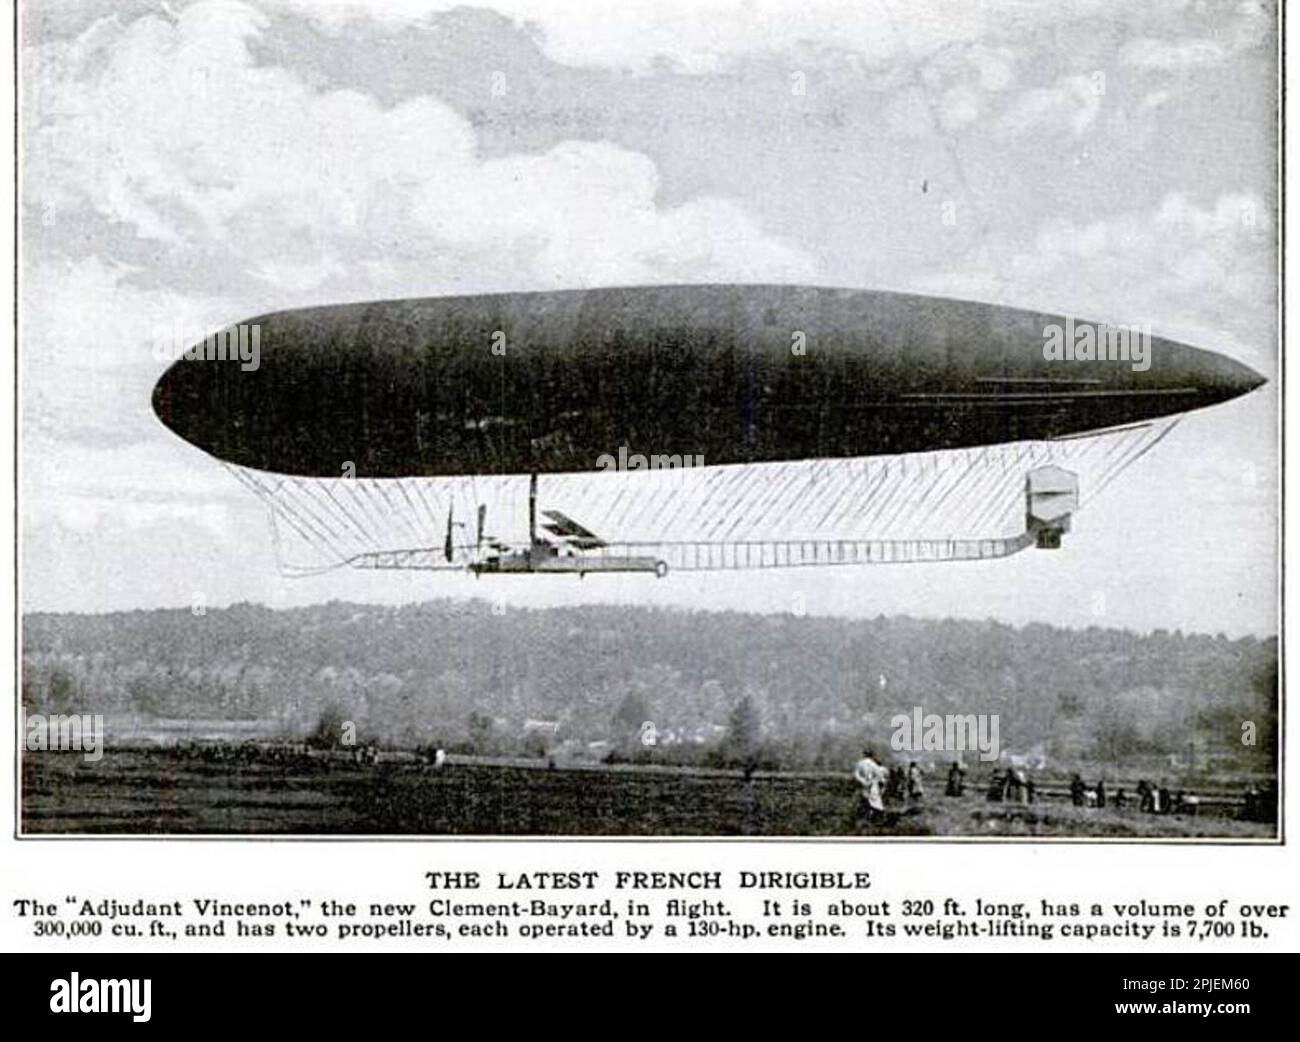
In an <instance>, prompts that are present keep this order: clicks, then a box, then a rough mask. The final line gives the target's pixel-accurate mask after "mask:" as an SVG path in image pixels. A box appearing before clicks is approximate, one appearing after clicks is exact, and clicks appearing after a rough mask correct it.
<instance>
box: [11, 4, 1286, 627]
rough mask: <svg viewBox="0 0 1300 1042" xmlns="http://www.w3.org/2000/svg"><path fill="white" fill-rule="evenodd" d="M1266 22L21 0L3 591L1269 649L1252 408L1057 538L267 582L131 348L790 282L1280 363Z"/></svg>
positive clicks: (78, 601) (1246, 7) (1190, 10)
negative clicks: (906, 621) (636, 569)
mask: <svg viewBox="0 0 1300 1042" xmlns="http://www.w3.org/2000/svg"><path fill="white" fill-rule="evenodd" d="M1274 30H1275V11H1274V7H1273V5H1272V4H1271V3H1258V2H1243V3H1237V2H1222V3H1220V2H1179V0H1160V2H1154V0H1146V2H1143V0H1070V2H1048V0H989V2H978V0H874V2H873V0H846V2H840V0H835V2H828V0H798V2H795V0H704V2H701V0H691V2H689V3H686V2H680V0H659V2H655V3H646V2H639V0H638V2H623V3H619V4H617V5H589V4H576V3H550V2H525V0H498V2H496V3H493V4H487V5H483V6H462V5H459V4H452V3H446V2H440V0H385V2H379V0H375V2H373V3H362V2H348V3H335V2H330V0H323V2H311V3H309V2H307V0H278V2H272V0H267V2H265V3H237V2H229V0H199V2H196V3H188V4H187V3H185V2H183V0H169V2H163V3H159V2H145V0H139V2H136V0H83V2H73V0H69V2H66V3H60V4H57V5H54V4H30V3H29V4H25V5H23V9H22V11H21V24H20V34H21V36H20V44H21V48H22V50H21V56H20V60H21V105H22V125H21V132H22V153H21V157H22V169H21V175H22V179H23V182H22V238H21V243H22V250H23V265H22V287H21V289H22V296H21V306H22V309H23V313H22V337H21V343H20V350H21V356H20V360H21V391H22V412H21V416H22V452H21V463H22V494H23V501H22V521H23V526H24V531H23V554H22V563H23V602H24V605H25V607H27V608H29V609H39V610H44V609H65V610H85V611H103V610H109V609H118V608H134V607H153V606H160V605H188V604H191V603H193V602H194V601H195V600H196V599H202V600H203V601H205V602H206V603H208V604H211V605H219V604H224V603H229V602H232V601H239V600H254V601H263V602H267V603H271V604H277V605H279V604H296V603H309V602H312V601H320V600H329V599H333V598H345V599H358V600H410V599H419V598H423V597H427V596H431V595H437V594H450V595H453V596H479V597H482V596H495V597H499V598H500V599H502V600H503V601H504V602H505V603H507V604H515V605H543V604H561V603H577V602H579V601H583V602H590V601H631V602H646V603H656V604H679V605H691V606H697V607H707V608H738V609H745V610H766V611H785V610H790V608H791V606H792V605H801V606H804V607H806V610H807V611H808V612H810V613H813V614H837V615H875V614H878V613H886V614H892V613H900V612H906V613H911V614H918V615H931V616H933V615H942V614H953V615H959V616H967V617H976V618H982V617H986V616H987V617H995V618H1000V619H1004V620H1006V621H1010V622H1015V623H1023V622H1028V621H1045V622H1053V623H1059V624H1065V625H1072V626H1086V625H1093V624H1097V625H1114V626H1128V627H1133V628H1137V629H1142V630H1148V629H1151V628H1154V627H1166V628H1169V629H1175V628H1182V629H1190V630H1201V631H1208V632H1219V631H1223V632H1226V633H1229V634H1233V635H1236V634H1241V633H1257V634H1265V633H1273V632H1276V610H1275V596H1276V586H1275V580H1274V572H1275V556H1274V543H1275V539H1276V528H1275V524H1274V515H1275V513H1276V505H1277V494H1278V481H1277V452H1276V448H1275V445H1276V411H1277V391H1276V388H1277V383H1276V381H1273V382H1272V383H1270V384H1269V385H1268V386H1267V387H1266V388H1264V389H1262V390H1260V391H1257V392H1255V393H1253V394H1251V395H1249V396H1247V397H1245V398H1242V399H1238V400H1236V401H1234V402H1231V403H1229V404H1227V405H1224V406H1221V407H1218V408H1216V409H1213V410H1210V411H1207V412H1205V413H1202V414H1195V415H1193V416H1191V417H1189V418H1188V419H1187V420H1186V421H1185V422H1184V423H1183V424H1181V425H1180V426H1179V428H1178V429H1177V430H1176V431H1175V432H1174V433H1173V434H1172V435H1171V436H1170V437H1169V438H1168V439H1166V440H1165V441H1164V442H1163V443H1162V444H1161V445H1160V446H1159V447H1158V448H1157V449H1156V450H1155V451H1153V452H1152V453H1150V454H1149V455H1148V456H1146V457H1145V458H1144V459H1143V460H1141V461H1140V462H1139V463H1138V464H1136V465H1135V466H1134V467H1133V468H1132V469H1131V470H1130V471H1129V472H1128V473H1127V474H1126V475H1125V477H1124V479H1123V480H1121V482H1119V483H1117V485H1116V486H1112V488H1111V489H1110V490H1109V491H1108V493H1107V496H1106V497H1105V498H1103V499H1102V500H1100V501H1099V502H1098V503H1097V504H1096V505H1095V507H1094V508H1093V509H1092V510H1090V511H1089V512H1087V513H1085V514H1084V515H1082V516H1081V517H1080V518H1079V520H1078V523H1077V530H1076V531H1075V532H1074V533H1072V534H1071V536H1070V537H1069V540H1068V543H1067V549H1065V550H1064V551H1062V552H1060V553H1057V554H1038V553H1027V554H1023V555H1021V556H1020V557H1018V558H1013V559H1011V560H1009V561H1003V562H994V563H983V564H970V565H957V566H950V567H933V566H914V567H897V568H875V569H844V570H838V569H829V570H825V571H817V572H799V573H780V572H775V573H755V574H749V575H745V576H740V577H737V576H727V577H721V578H720V577H717V576H712V577H710V576H699V575H695V576H673V577H672V578H671V579H670V580H666V581H663V582H646V581H644V580H640V579H634V580H631V581H629V580H627V579H624V580H618V579H615V578H612V577H609V578H605V579H599V580H593V579H589V580H587V581H586V582H585V583H583V584H581V585H579V584H578V583H576V582H574V581H572V580H566V579H564V578H550V577H513V578H504V579H502V580H500V584H499V585H497V586H494V587H493V588H492V589H490V590H489V589H487V588H486V587H485V586H484V584H478V585H476V584H475V583H474V582H473V581H472V580H470V579H468V578H462V577H460V576H449V577H443V576H439V577H437V578H431V577H430V576H428V575H418V574H417V575H362V574H343V573H340V574H335V575H330V576H325V577H321V578H316V579H310V580H302V579H299V580H286V579H282V578H280V577H279V576H278V574H277V573H276V569H275V565H274V558H273V554H272V551H271V543H270V535H269V530H268V526H267V524H266V517H265V512H264V509H263V508H262V506H261V505H260V504H259V503H258V502H257V501H256V500H254V499H252V498H250V496H249V494H248V493H247V492H246V491H245V490H244V489H243V488H242V486H240V485H239V484H238V483H237V482H235V481H234V479H233V478H232V477H231V476H230V475H229V474H228V473H227V472H226V471H224V470H223V469H222V468H221V467H220V466H219V465H218V464H217V463H216V462H214V461H213V460H211V459H210V458H208V457H206V456H204V455H203V454H201V453H199V452H198V451H197V450H195V449H193V448H192V447H190V446H188V445H186V444H184V443H182V442H180V441H179V440H178V439H176V438H175V437H173V436H172V435H170V434H169V433H168V432H167V431H165V430H164V429H163V428H162V427H161V425H159V424H158V423H157V421H156V420H155V419H154V417H153V415H152V413H151V411H150V408H149V392H150V389H151V387H152V384H153V382H154V380H156V378H157V376H158V374H159V372H160V370H161V368H162V366H161V364H160V363H159V362H158V361H157V359H156V358H155V353H154V348H153V339H154V334H155V331H156V330H157V329H158V327H159V326H161V325H166V326H175V325H177V324H180V325H183V326H184V327H185V328H192V327H194V326H196V325H197V326H201V327H208V326H216V325H219V324H224V323H227V322H232V321H235V320H238V319H241V318H247V317H248V316H251V315H255V314H258V313H261V312H265V311H269V310H275V309H280V308H285V307H292V306H297V305H306V304H314V303H326V302H337V301H341V300H364V299H369V298H376V297H397V296H407V295H411V296H417V295H433V294H441V293H457V292H474V291H484V290H498V289H501V290H504V289H540V288H556V287H581V286H595V285H620V284H631V283H656V282H659V283H662V282H700V281H783V282H809V283H816V284H822V285H835V286H853V287H869V288H881V289H897V290H904V291H913V292H925V293H940V294H948V295H955V296H964V297H970V298H974V299H981V300H988V301H993V302H999V303H1006V304H1014V305H1021V306H1025V307H1032V308H1040V309H1045V310H1059V311H1068V312H1071V313H1074V314H1078V315H1083V316H1087V317H1089V318H1093V319H1097V320H1105V321H1116V322H1149V323H1150V324H1151V327H1152V329H1153V331H1154V332H1155V333H1156V334H1157V335H1163V336H1170V337H1173V338H1175V339H1182V340H1185V341H1187V342H1190V343H1193V344H1197V345H1199V346H1203V347H1208V348H1212V349H1214V350H1219V351H1223V352H1225V353H1227V354H1229V355H1232V356H1233V357H1235V358H1238V359H1240V360H1242V361H1245V362H1247V363H1248V364H1250V365H1252V366H1254V367H1255V368H1256V369H1258V370H1259V371H1260V372H1262V373H1264V374H1265V375H1267V376H1270V377H1272V376H1275V375H1276V372H1277V344H1276V334H1277V328H1276V326H1277V324H1276V305H1277V301H1276V287H1275V272H1276V253H1275V229H1276V209H1275V196H1276V135H1275V118H1276V109H1275V89H1276V88H1275V78H1276V61H1275V57H1276V55H1275V52H1276V42H1275V36H1274Z"/></svg>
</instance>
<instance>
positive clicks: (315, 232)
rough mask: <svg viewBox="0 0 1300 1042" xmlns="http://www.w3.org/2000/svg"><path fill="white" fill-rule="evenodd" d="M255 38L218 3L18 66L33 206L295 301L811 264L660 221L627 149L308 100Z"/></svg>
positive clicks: (713, 206)
mask: <svg viewBox="0 0 1300 1042" xmlns="http://www.w3.org/2000/svg"><path fill="white" fill-rule="evenodd" d="M265 24H266V23H265V18H264V16H263V15H261V14H259V13H258V12H256V11H254V10H253V9H251V8H249V7H247V6H245V5H243V4H239V3H234V2H222V0H215V2H204V3H198V4H195V5H193V6H191V7H188V8H186V9H185V11H184V12H183V13H182V14H181V15H180V16H179V18H178V20H177V21H176V22H175V23H174V24H173V23H172V22H170V21H168V20H166V19H164V18H160V17H156V16H147V17H143V18H140V19H138V20H136V21H133V22H130V23H128V24H125V25H122V24H118V23H117V22H115V21H112V20H106V21H104V22H100V23H98V24H96V25H95V26H93V27H91V28H90V29H88V30H87V31H86V33H84V34H83V35H82V36H81V37H79V38H78V39H76V40H73V41H71V42H67V43H56V44H50V45H47V46H46V47H44V48H41V49H40V50H39V51H38V52H37V53H34V54H31V55H29V56H28V59H27V61H26V66H27V68H28V69H30V70H32V73H33V75H35V76H36V77H37V78H38V86H37V89H36V90H35V91H34V97H35V98H36V99H37V100H36V106H35V118H34V119H33V121H32V124H31V125H30V126H29V131H28V134H29V137H28V140H29V148H28V153H27V155H28V162H27V169H26V171H25V174H26V185H27V195H28V202H29V203H31V204H34V205H35V206H37V207H39V206H41V205H44V204H45V203H46V202H47V201H50V200H53V202H54V204H55V205H56V206H57V207H60V208H72V207H88V208H90V209H93V210H94V211H96V212H97V213H99V214H100V215H101V216H102V217H103V218H105V219H106V220H108V221H110V222H113V223H115V224H117V225H121V226H126V227H128V228H130V229H132V230H133V231H134V232H135V234H136V235H137V236H139V237H141V238H144V239H149V240H157V241H160V242H162V243H164V244H167V245H168V246H170V247H171V248H172V249H174V250H177V251H178V252H179V253H181V254H182V255H185V256H193V255H197V254H198V253H199V252H200V251H202V250H216V251H222V253H223V257H224V261H225V262H226V263H229V264H232V265H234V266H235V267H236V269H237V270H242V271H243V272H244V273H245V274H246V275H249V276H252V277H255V278H259V279H261V280H263V281H265V282H267V283H268V284H270V285H271V286H274V287H278V288H280V289H282V290H284V291H286V292H288V293H291V294H294V293H298V294H301V293H306V292H308V291H311V290H319V291H321V292H322V293H324V292H325V291H327V290H328V289H330V288H331V287H334V288H337V289H339V290H346V291H347V292H348V293H350V294H351V295H357V294H361V293H365V292H366V291H367V290H368V289H373V291H375V292H378V293H382V294H387V293H388V292H389V291H390V289H391V287H390V286H387V285H376V286H373V287H367V286H365V285H363V284H358V278H357V275H358V273H360V274H362V275H363V276H364V273H366V272H376V273H378V272H388V273H389V274H392V273H393V267H394V265H396V267H397V269H398V272H399V275H398V277H399V279H400V278H401V275H400V271H401V269H402V268H403V267H405V269H406V272H407V274H408V275H409V276H411V277H412V278H415V279H417V281H418V278H423V279H424V280H425V286H426V289H427V290H434V289H436V288H438V287H436V286H433V285H429V272H430V271H439V270H442V271H447V270H454V271H456V273H457V277H458V279H461V280H469V281H471V282H473V281H478V282H487V283H500V282H502V281H508V282H509V283H510V284H511V285H512V286H514V287H515V288H520V287H521V286H527V285H529V284H532V285H536V286H547V285H557V284H558V285H581V284H585V283H589V282H595V281H602V280H605V281H615V282H618V281H630V280H636V281H679V280H687V279H691V278H726V277H737V276H739V275H741V274H746V275H748V274H761V275H762V276H763V277H766V278H771V279H774V280H783V279H787V280H788V279H791V278H801V277H807V276H809V275H810V274H811V273H812V272H813V270H814V267H813V265H812V262H811V261H810V260H809V258H808V256H807V255H806V254H804V253H803V252H802V251H800V250H799V249H797V248H795V247H794V246H791V245H789V244H786V243H782V242H779V241H777V240H773V239H771V238H769V237H767V236H765V235H764V233H763V231H762V229H761V228H759V227H758V226H757V224H756V223H755V222H754V221H753V220H752V219H749V218H746V217H744V215H743V214H739V213H738V211H736V208H735V205H734V204H731V203H728V202H726V201H725V200H711V199H697V200H693V201H690V202H688V203H686V204H684V205H682V206H679V207H676V208H662V207H660V206H659V205H658V204H657V202H656V199H655V194H656V191H657V188H658V175H657V171H656V170H655V167H654V164H653V163H652V162H651V161H650V160H649V159H648V158H646V157H645V156H643V155H640V154H638V153H634V152H630V151H627V150H625V149H621V148H617V147H615V146H613V145H609V144H604V143H600V142H582V141H572V142H565V143H563V144H561V145H558V146H556V147H555V148H553V149H551V150H550V151H548V152H545V153H542V154H528V155H514V156H508V157H505V158H500V159H491V160H487V161H484V160H482V159H481V158H480V157H479V155H478V141H477V137H476V134H475V132H474V129H473V127H472V126H471V125H470V124H469V122H468V121H467V120H466V119H464V118H463V117H461V116H460V115H459V114H457V113H456V112H455V111H454V110H452V109H451V108H450V107H449V106H447V105H446V104H444V103H443V102H441V101H439V100H438V99H436V98H432V97H427V96H424V97H417V98H413V99H410V100H407V101H404V102H403V103H402V104H400V105H397V106H395V107H391V108H385V107H383V106H382V105H380V104H379V103H378V102H377V101H376V100H375V99H374V98H372V97H370V96H368V95H366V94H362V93H360V92H357V91H353V90H334V91H317V90H315V89H314V88H313V87H312V86H310V85H309V84H308V83H306V82H304V81H303V80H302V79H300V78H298V77H296V76H295V75H293V74H292V73H290V72H288V71H286V70H285V69H283V68H279V67H276V66H273V65H265V64H259V63H256V62H255V61H254V60H253V57H252V54H251V52H250V49H249V47H250V43H251V42H252V41H253V40H254V38H255V37H256V36H257V35H258V33H259V32H261V31H262V29H263V27H264V26H265ZM503 255H508V256H509V258H510V261H509V263H508V264H506V265H504V266H503V264H502V260H501V258H502V256H503Z"/></svg>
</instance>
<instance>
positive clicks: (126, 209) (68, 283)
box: [14, 0, 1284, 857]
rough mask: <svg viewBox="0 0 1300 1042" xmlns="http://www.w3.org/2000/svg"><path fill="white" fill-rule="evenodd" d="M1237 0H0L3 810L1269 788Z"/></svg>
mask: <svg viewBox="0 0 1300 1042" xmlns="http://www.w3.org/2000/svg"><path fill="white" fill-rule="evenodd" d="M1281 19H1282V12H1281V10H1280V5H1279V4H1277V3H1275V2H1272V0H1242V2H1237V0H1175V2H1157V0H1123V2H1121V0H1063V2H1055V3H1053V2H1047V0H1041V2H1040V0H908V2H904V0H869V2H868V0H805V2H798V3H796V2H792V0H709V2H695V3H686V2H683V0H655V2H637V3H628V4H608V5H606V4H599V5H597V4H585V3H559V2H554V3H552V2H525V0H464V2H444V0H393V2H384V3H380V2H373V3H361V2H342V0H339V2H335V0H318V2H308V0H61V2H39V0H21V2H19V3H18V5H17V14H16V34H17V39H16V62H17V72H16V76H15V89H16V93H17V97H16V109H17V114H16V124H17V125H16V149H17V154H16V160H15V174H16V178H17V194H16V222H17V224H16V236H17V243H16V254H17V267H16V283H15V285H16V301H15V303H16V309H15V310H16V315H15V335H16V353H15V368H16V381H15V383H16V386H15V394H16V418H15V437H16V448H15V460H16V468H17V475H16V489H15V491H16V496H17V503H16V525H17V533H16V547H15V551H16V569H17V584H16V597H17V616H18V618H17V626H18V630H19V632H18V634H17V639H16V646H17V655H18V662H17V665H16V668H15V675H16V684H17V688H18V691H17V697H16V699H15V701H16V703H17V704H16V706H15V716H16V718H17V735H18V741H17V748H16V749H15V766H14V774H15V777H16V780H17V781H16V787H17V792H16V794H15V796H16V808H15V815H16V822H15V831H16V833H17V834H18V836H19V837H20V838H22V839H23V840H43V839H47V838H63V839H70V838H73V837H89V836H95V837H105V836H117V837H133V838H144V837H151V838H181V837H190V838H193V837H221V838H225V839H228V840H239V839H247V840H258V839H266V838H268V837H274V838H279V839H284V840H289V839H295V838H300V839H305V838H309V837H310V838H321V837H328V838H339V839H341V838H395V837H401V838H405V839H411V840H414V839H448V838H451V837H456V838H466V839H467V838H473V837H515V838H520V837H529V838H532V839H535V840H541V839H562V838H563V839H573V838H579V837H581V838H586V839H592V838H603V839H621V840H639V841H642V842H641V844H640V845H642V846H644V845H645V844H647V843H648V844H653V843H654V841H660V840H666V839H686V838H730V839H736V840H775V839H784V840H809V839H817V840H822V841H837V842H848V843H853V844H859V845H862V846H863V848H864V849H875V845H876V844H878V843H880V842H893V843H898V842H903V843H910V844H914V845H919V846H922V847H924V846H926V845H927V844H934V843H948V842H956V841H968V842H969V841H980V842H983V843H994V844H999V845H1003V846H1013V845H1015V844H1025V843H1028V842H1038V841H1044V840H1055V841H1069V842H1073V843H1098V842H1111V841H1119V842H1123V843H1129V844H1132V843H1142V844H1147V843H1149V844H1167V843H1173V842H1195V843H1200V844H1206V845H1208V844H1215V845H1221V844H1244V845H1258V846H1277V845H1279V844H1281V842H1282V840H1283V838H1284V837H1283V834H1282V833H1283V829H1282V816H1281V810H1282V806H1283V797H1284V792H1283V789H1284V786H1283V784H1282V771H1281V760H1282V741H1281V736H1282V729H1283V712H1282V695H1281V692H1282V685H1281V681H1280V673H1279V651H1280V649H1279V643H1280V636H1281V626H1282V608H1281V585H1282V583H1281V563H1282V560H1281V558H1282V551H1281V516H1282V515H1281V506H1282V503H1281V491H1282V439H1281V434H1282V431H1281V428H1282V418H1281V401H1282V375H1283V374H1282V350H1281V334H1282V325H1283V324H1282V312H1281V303H1282V302H1281V279H1280V272H1281V260H1282V258H1281V246H1280V243H1281V234H1282V221H1283V217H1282V183H1281V180H1280V168H1281V164H1280V157H1281V152H1280V149H1281V121H1280V106H1281V97H1282V96H1281V91H1280V81H1281V71H1282V70H1281V64H1280V54H1281V47H1280V33H1281V25H1280V23H1281ZM38 845H39V844H38ZM636 846H638V845H637V844H634V845H633V847H634V848H635V847H636ZM806 847H807V849H808V850H809V854H808V856H809V857H813V856H814V852H815V849H816V848H814V847H812V846H811V845H806ZM630 853H633V854H634V853H635V849H632V850H631V851H630ZM949 853H951V852H949ZM1251 853H1252V855H1257V854H1258V852H1251ZM939 854H940V852H939V851H934V855H933V856H939ZM1263 856H1266V855H1263Z"/></svg>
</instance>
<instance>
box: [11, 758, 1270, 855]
mask: <svg viewBox="0 0 1300 1042" xmlns="http://www.w3.org/2000/svg"><path fill="white" fill-rule="evenodd" d="M856 807H857V790H856V787H855V786H854V784H853V783H852V782H851V781H850V780H849V778H848V776H847V774H846V775H845V777H843V778H839V777H836V776H832V775H822V776H817V775H807V774H802V775H800V774H779V773H757V774H755V775H754V776H753V777H752V778H751V779H750V780H749V781H745V779H744V778H743V777H742V776H741V775H739V774H730V773H724V772H692V771H686V770H680V769H663V768H661V769H638V768H627V767H624V768H601V767H583V768H576V767H561V768H558V769H553V770H548V769H546V768H544V767H525V766H515V765H508V764H487V763H456V764H453V765H450V766H448V767H446V768H444V769H442V770H434V769H431V768H424V767H418V766H413V765H408V764H390V763H381V764H378V765H357V764H351V763H340V762H330V761H320V762H302V763H292V764H284V763H270V762H260V761H259V762H251V763H230V762H216V763H214V762H209V761H204V760H201V759H194V758H185V757H183V756H180V755H178V753H177V751H176V750H174V749H161V750H125V749H110V750H107V751H106V752H105V754H104V758H103V760H101V761H100V762H98V763H88V762H86V761H85V760H83V759H82V757H81V756H79V755H74V754H67V753H28V754H26V756H25V758H24V761H23V806H22V821H23V830H24V832H26V833H33V834H34V833H137V834H138V833H146V834H147V833H158V834H168V833H181V834H186V833H188V834H218V833H220V834H239V833H245V834H273V833H278V834H335V835H412V836H419V835H449V834H451V835H525V836H527V835H531V836H541V835H574V836H841V835H845V836H863V837H869V836H880V837H891V836H933V835H941V836H971V837H1000V836H1052V837H1080V838H1177V837H1202V838H1225V839H1271V838H1273V837H1274V829H1273V827H1272V826H1271V825H1267V824H1259V823H1255V822H1247V821H1238V820H1235V819H1234V818H1232V817H1228V816H1213V815H1210V814H1204V813H1203V814H1202V815H1200V816H1194V817H1185V816H1181V815H1163V816H1155V815H1146V814H1139V813H1138V812H1137V811H1136V809H1135V808H1133V807H1132V806H1130V807H1129V808H1127V809H1125V810H1115V809H1114V808H1106V809H1102V810H1097V809H1086V808H1076V807H1073V806H1071V805H1070V804H1069V803H1068V802H1066V801H1064V800H1060V799H1048V800H1044V801H1042V802H1039V803H1037V804H1035V805H1033V806H1016V805H1011V804H1000V803H989V802H987V801H986V800H985V798H984V794H983V790H982V788H981V787H979V786H976V785H972V786H970V787H969V788H968V789H967V793H966V795H965V796H963V797H961V798H948V797H945V796H943V795H941V794H935V795H931V796H930V797H929V798H928V800H927V801H926V802H925V803H924V804H923V805H921V806H920V807H915V808H905V807H899V808H896V809H895V810H893V811H892V812H891V813H890V814H889V815H888V817H887V820H886V821H885V822H884V823H882V824H877V825H858V824H857V823H855V822H854V820H853V815H854V813H855V810H856Z"/></svg>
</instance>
